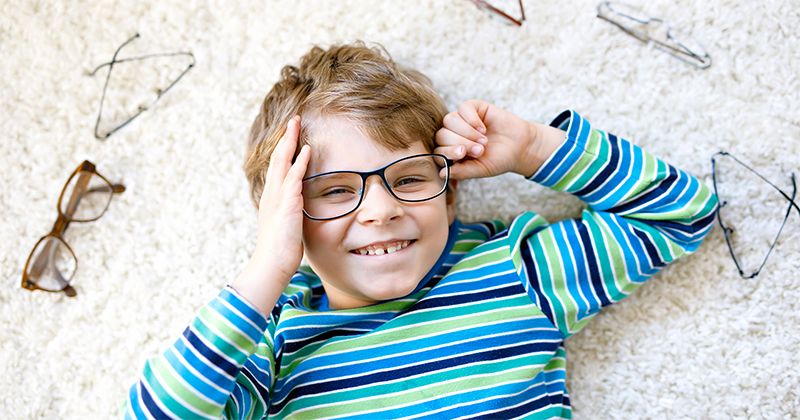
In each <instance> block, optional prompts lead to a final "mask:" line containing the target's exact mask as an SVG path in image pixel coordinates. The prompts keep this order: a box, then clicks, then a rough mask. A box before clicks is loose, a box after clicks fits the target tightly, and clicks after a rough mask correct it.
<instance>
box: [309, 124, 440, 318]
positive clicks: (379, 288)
mask: <svg viewBox="0 0 800 420" xmlns="http://www.w3.org/2000/svg"><path fill="white" fill-rule="evenodd" d="M309 143H310V145H311V150H312V155H311V161H310V162H309V166H308V170H307V172H306V174H305V176H306V177H308V176H312V175H316V174H320V173H323V172H330V171H335V170H350V171H361V172H363V171H370V170H373V169H376V168H380V167H382V166H384V165H386V164H388V163H390V162H393V161H395V160H397V159H400V158H403V157H406V156H410V155H414V154H419V153H429V151H428V150H426V149H425V146H424V145H423V143H422V142H421V141H420V142H416V143H414V144H413V146H412V147H410V148H408V149H406V150H399V151H394V152H393V151H389V150H388V149H385V148H384V147H382V146H380V145H378V144H377V143H376V142H375V141H373V140H371V139H370V138H369V137H366V136H365V135H364V134H362V133H361V132H360V131H359V130H358V129H357V127H356V125H354V124H353V123H352V122H350V121H348V120H346V119H344V118H341V117H322V118H321V119H320V120H318V121H317V122H316V123H315V124H314V130H313V133H311V136H310V137H309ZM455 188H456V185H455V183H454V182H452V181H451V186H450V190H449V191H448V192H446V193H444V194H441V195H439V196H438V197H436V198H433V199H431V200H428V201H423V202H418V203H409V202H402V201H399V200H397V199H395V198H394V197H393V196H392V195H391V194H390V193H389V192H388V191H387V190H386V188H385V186H384V185H383V182H382V181H381V179H380V177H379V176H371V177H369V179H367V182H366V184H365V187H364V190H365V191H364V199H363V201H362V202H361V204H360V205H359V206H358V208H357V209H356V210H355V211H354V212H352V213H350V214H348V215H346V216H343V217H340V218H338V219H333V220H325V221H316V220H311V219H308V218H304V222H303V246H304V252H305V258H306V261H307V262H308V264H309V265H310V266H311V268H312V269H313V270H314V272H315V273H317V274H318V275H319V277H320V279H321V280H322V283H323V286H324V288H325V292H326V293H327V295H328V299H329V302H330V306H331V308H333V309H346V308H358V307H363V306H368V305H372V304H375V303H377V302H379V301H383V300H389V299H394V298H399V297H403V296H405V295H407V294H409V293H411V291H413V290H414V288H416V286H417V285H418V283H419V281H420V280H422V278H423V277H424V276H425V274H427V272H428V271H429V270H430V269H431V267H433V265H434V263H436V260H437V259H438V258H439V256H440V255H441V253H442V251H443V250H444V247H445V244H446V243H447V235H448V230H449V225H450V223H452V221H453V219H454V218H455V192H456V191H455ZM393 239H397V240H409V241H413V242H412V243H411V244H410V245H409V246H408V247H407V248H404V249H401V250H400V251H396V252H394V253H390V254H383V255H361V254H359V253H355V252H352V251H354V250H355V249H358V248H362V247H365V246H367V245H370V244H374V243H380V242H384V241H388V240H393Z"/></svg>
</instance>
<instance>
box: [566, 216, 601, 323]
mask: <svg viewBox="0 0 800 420" xmlns="http://www.w3.org/2000/svg"><path fill="white" fill-rule="evenodd" d="M562 228H563V229H564V231H565V236H566V238H567V239H568V241H569V251H570V252H571V253H572V257H573V258H574V259H575V271H576V272H575V273H574V274H573V275H574V276H575V277H577V285H578V287H579V288H580V294H581V296H583V297H584V298H585V299H586V304H587V306H586V307H585V308H584V311H585V312H580V313H578V318H577V319H578V320H580V319H582V318H584V317H585V316H587V315H590V314H593V313H595V312H597V311H598V310H599V309H600V307H599V304H598V301H597V300H598V297H596V296H595V294H596V292H595V290H594V289H593V288H592V282H591V280H590V279H591V277H590V275H591V274H592V270H591V269H588V270H587V269H586V267H588V265H590V264H594V263H595V262H591V263H589V262H588V261H587V260H586V258H585V257H586V254H585V253H584V252H585V251H584V250H583V247H582V246H581V245H582V243H581V238H580V235H579V234H578V230H580V229H584V227H583V224H581V223H580V222H577V221H574V220H570V221H568V222H565V223H562ZM595 272H596V267H595ZM569 278H574V277H569Z"/></svg>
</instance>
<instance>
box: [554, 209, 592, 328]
mask: <svg viewBox="0 0 800 420" xmlns="http://www.w3.org/2000/svg"><path fill="white" fill-rule="evenodd" d="M564 225H565V223H558V224H557V225H555V226H554V227H553V229H552V230H551V231H550V233H552V234H553V239H554V240H555V242H556V248H557V249H558V252H559V253H560V254H561V255H559V256H554V257H556V258H560V259H561V269H562V270H564V277H563V279H564V284H565V286H566V287H567V291H568V294H569V297H568V298H569V299H570V300H571V301H573V302H574V303H575V306H577V310H578V313H577V314H576V315H578V317H580V314H584V313H586V312H587V311H588V309H589V302H588V301H586V298H585V297H584V296H582V295H583V294H582V293H581V291H580V290H579V289H578V287H577V286H578V284H577V282H576V281H575V280H576V278H577V277H579V275H578V274H577V273H576V272H575V269H576V267H574V266H573V265H572V261H570V259H569V257H570V255H573V256H574V253H571V252H570V249H569V247H570V245H569V244H567V242H566V241H565V238H564V236H563V232H562V229H563V228H564ZM577 267H581V265H578V266H577ZM578 271H579V272H580V273H582V274H583V270H581V269H580V268H578ZM556 276H558V277H561V273H557V274H555V275H554V276H553V277H556Z"/></svg>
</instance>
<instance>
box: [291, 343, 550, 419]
mask: <svg viewBox="0 0 800 420" xmlns="http://www.w3.org/2000/svg"><path fill="white" fill-rule="evenodd" d="M551 355H552V354H543V355H539V356H531V355H526V356H525V357H519V358H517V359H511V360H508V359H504V360H500V361H493V362H490V363H482V364H476V365H471V366H466V367H464V368H462V369H453V370H452V371H449V372H435V373H431V374H427V375H424V376H423V377H422V378H419V380H417V381H415V384H416V385H417V386H416V387H413V388H410V389H406V390H404V391H402V392H400V393H393V394H391V395H387V394H388V393H390V392H392V391H393V390H396V389H397V387H396V385H394V384H381V385H374V386H371V387H368V389H367V390H366V392H363V391H362V390H352V389H350V390H344V391H341V392H334V393H331V394H327V395H315V396H309V397H300V398H297V399H295V400H293V401H292V402H290V403H288V404H287V405H286V407H285V408H284V412H293V411H297V410H300V409H303V408H307V407H313V406H316V405H319V404H333V405H331V406H327V407H324V408H316V409H311V410H309V411H304V412H302V413H298V415H300V416H302V417H308V418H321V417H333V416H340V415H355V414H358V413H359V412H368V411H373V410H375V409H376V407H381V408H384V409H391V408H393V407H396V406H399V405H403V404H409V403H414V402H417V401H419V400H420V399H422V398H421V397H422V396H428V397H432V398H436V397H441V396H444V395H447V394H450V393H452V392H453V391H454V390H456V391H457V392H458V393H463V392H469V391H471V390H473V389H476V388H485V387H491V386H499V385H503V384H504V383H508V382H515V381H521V380H524V379H533V378H534V377H535V376H536V375H537V374H539V372H541V370H542V368H543V366H544V363H545V362H546V361H547V360H548V359H549V358H550V356H551ZM513 369H515V370H513ZM476 375H487V376H481V377H475V376H476ZM456 378H461V380H456V381H454V382H450V383H443V382H445V381H449V380H452V379H456ZM409 385H410V384H409ZM362 396H365V397H367V398H365V399H363V400H361V401H352V400H354V399H357V398H360V397H362Z"/></svg>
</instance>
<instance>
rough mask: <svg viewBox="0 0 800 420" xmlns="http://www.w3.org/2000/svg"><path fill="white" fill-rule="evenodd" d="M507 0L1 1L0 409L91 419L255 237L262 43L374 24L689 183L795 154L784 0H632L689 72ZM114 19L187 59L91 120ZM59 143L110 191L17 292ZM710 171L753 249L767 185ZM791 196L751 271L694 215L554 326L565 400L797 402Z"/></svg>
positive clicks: (431, 63)
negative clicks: (620, 296) (627, 284)
mask: <svg viewBox="0 0 800 420" xmlns="http://www.w3.org/2000/svg"><path fill="white" fill-rule="evenodd" d="M78 3H81V4H78ZM524 3H525V5H526V6H527V8H526V12H527V16H528V20H527V21H526V22H525V24H524V25H523V26H522V27H521V28H516V27H511V26H506V25H504V24H502V23H501V22H500V21H498V20H496V19H491V18H489V15H488V14H486V13H484V12H482V11H480V10H478V9H477V8H476V7H474V6H473V5H472V4H470V2H468V1H466V0H453V1H446V2H445V1H433V0H430V1H413V2H412V1H402V2H401V1H392V2H389V1H376V0H370V1H366V0H363V1H356V0H353V1H323V0H315V1H298V2H294V1H286V2H275V1H262V2H252V1H241V2H221V1H208V2H200V1H197V2H185V1H182V2H178V1H172V2H165V1H140V2H121V1H119V2H105V1H100V2H66V1H61V2H48V1H35V0H25V1H6V2H3V3H2V4H0V53H2V54H0V80H2V82H0V167H2V171H0V174H1V175H0V180H1V181H0V202H2V213H3V217H2V218H3V222H2V224H0V237H1V238H2V240H0V261H2V264H1V265H0V268H2V278H3V281H4V285H3V286H4V287H2V288H0V351H2V353H1V354H2V357H0V373H2V374H0V390H2V393H1V394H2V395H0V418H3V419H6V418H41V417H48V418H109V417H112V416H116V415H117V414H118V413H119V412H120V409H121V407H122V405H123V402H124V399H125V394H126V391H127V390H128V387H129V386H130V385H131V383H132V382H133V381H134V379H135V376H136V375H137V374H138V373H139V371H140V369H141V366H142V363H143V361H144V359H145V357H147V356H148V355H151V354H153V353H155V352H158V351H160V350H161V349H163V348H165V347H166V346H168V345H170V344H171V343H172V341H173V340H174V338H175V337H177V335H178V334H179V333H180V332H181V331H182V330H183V328H184V326H185V325H186V324H187V323H188V322H189V321H190V320H191V319H192V317H193V313H194V311H195V310H196V309H197V308H199V307H200V306H201V305H203V304H204V303H205V302H207V301H208V300H209V299H210V298H211V297H212V296H214V295H215V294H216V293H217V292H218V291H219V289H220V288H221V287H223V285H224V284H225V283H226V282H228V281H230V280H231V279H233V278H234V277H235V276H236V275H237V273H238V271H239V269H240V268H241V267H242V265H243V263H244V262H245V261H246V259H247V258H248V255H249V252H250V250H251V249H252V247H253V245H254V240H255V238H254V235H253V232H254V231H253V228H254V226H255V216H256V213H255V211H254V210H253V208H252V206H251V204H250V202H249V199H248V194H247V188H246V182H245V179H244V176H243V172H242V169H241V164H242V155H243V144H244V140H245V136H246V133H247V131H248V128H249V125H250V122H251V121H252V119H253V117H254V116H255V114H256V112H257V108H258V106H259V104H260V102H261V99H262V98H263V96H264V94H265V93H266V91H267V90H268V89H269V88H270V86H271V84H272V83H274V82H275V81H276V80H277V76H278V71H279V69H280V68H281V66H282V65H284V64H286V63H293V62H296V61H297V59H298V58H299V57H300V56H301V55H302V54H303V53H304V52H306V51H307V50H308V48H309V47H310V46H311V45H312V44H315V43H317V44H321V45H329V44H331V43H333V42H340V41H351V40H355V39H364V40H367V41H376V42H380V43H382V44H383V45H385V46H386V48H387V49H388V50H389V52H390V53H391V54H392V55H393V56H394V57H395V58H396V59H397V60H398V61H400V62H402V63H405V64H408V65H411V66H414V67H416V68H418V69H420V70H421V71H423V72H424V73H426V74H428V75H429V76H430V77H431V78H432V80H433V81H434V84H435V86H436V88H437V89H438V90H439V91H440V92H441V94H442V95H443V96H444V98H445V99H446V102H447V104H448V107H450V108H451V109H452V108H454V107H455V106H457V105H458V103H460V102H461V101H463V100H466V99H469V98H473V97H477V98H484V99H487V100H489V101H492V102H495V103H497V104H499V105H501V106H503V107H505V108H507V109H509V110H511V111H513V112H515V113H517V114H518V115H520V116H523V117H525V118H528V119H532V120H538V121H542V122H549V121H550V119H551V118H553V117H554V116H555V115H556V114H557V113H558V112H559V111H560V110H562V109H564V108H568V107H572V108H574V109H576V110H578V111H579V112H581V113H582V114H583V115H584V116H586V117H587V118H589V120H590V121H591V122H592V123H594V124H595V125H596V126H597V127H599V128H602V129H605V130H608V131H612V132H614V133H616V134H619V135H622V136H624V137H626V138H629V139H630V140H631V141H633V142H634V143H636V144H638V145H640V146H642V147H644V148H645V149H647V150H649V151H650V152H652V153H654V154H655V155H656V156H659V157H660V158H662V159H664V160H665V161H667V162H670V163H672V164H675V165H677V166H679V167H681V168H683V169H685V170H687V171H689V172H691V173H693V174H695V175H696V176H698V177H699V178H701V179H702V180H703V181H705V182H707V183H709V185H710V184H711V176H710V174H711V164H710V157H711V155H712V154H713V153H714V152H716V151H717V150H719V149H721V148H722V149H725V150H729V151H731V152H732V153H734V154H736V155H737V156H738V157H739V158H741V159H743V160H745V161H747V162H749V163H750V164H752V165H753V166H754V167H756V168H757V169H758V170H759V171H761V172H762V173H763V174H764V176H766V177H767V178H769V179H770V180H772V181H773V182H775V183H777V184H779V185H780V186H781V187H783V188H787V186H788V185H790V184H789V181H788V180H789V178H788V174H789V172H791V171H797V172H800V157H799V156H800V113H798V108H800V79H798V76H797V74H798V72H800V48H798V45H800V35H798V33H799V31H798V28H800V3H798V2H797V1H796V0H774V1H762V2H753V1H733V0H711V1H708V2H691V1H686V0H682V1H677V2H675V1H668V0H656V1H653V2H644V1H637V3H640V4H642V6H640V7H642V8H643V9H644V10H646V11H649V12H651V14H653V15H656V16H659V17H664V18H666V19H668V20H670V21H672V22H673V23H674V25H675V26H677V27H680V28H685V29H686V30H688V31H690V32H691V33H692V34H693V35H694V36H695V38H697V39H698V40H700V41H701V42H702V43H704V45H705V46H706V48H707V50H708V51H709V52H710V54H711V56H712V58H713V65H712V66H711V68H709V69H707V70H696V69H694V68H691V67H689V66H688V65H686V64H684V63H682V62H680V61H678V60H676V59H674V58H672V57H670V56H668V55H666V54H664V53H662V52H660V51H658V50H655V49H652V48H647V47H646V46H644V45H643V44H640V43H639V42H637V41H636V40H634V39H633V38H631V37H629V36H627V35H625V34H624V33H622V32H621V31H620V30H618V29H616V28H614V27H612V26H611V25H609V24H608V23H605V22H603V21H601V20H599V19H597V18H596V17H595V4H596V3H595V2H594V1H588V0H581V1H575V2H569V3H566V2H554V1H549V2H545V1H532V0H525V1H524ZM137 31H138V32H140V33H141V35H142V36H141V38H140V39H139V40H137V41H135V42H134V43H132V44H131V45H130V46H129V47H126V49H125V50H123V53H122V54H121V56H123V57H124V56H126V55H134V54H136V53H147V52H163V51H175V50H187V49H188V50H191V51H192V52H193V53H194V54H195V56H196V59H197V65H196V66H195V68H193V69H192V70H191V71H190V72H189V73H188V74H187V75H186V76H185V77H184V79H183V80H181V81H180V82H179V83H178V84H177V85H176V86H175V87H174V88H173V90H171V91H170V92H168V93H167V94H166V95H165V96H164V97H163V98H162V99H161V100H160V101H159V102H158V103H157V105H156V106H155V107H154V108H153V109H151V110H149V111H147V112H145V113H144V114H142V115H141V116H140V117H139V118H138V119H136V120H134V121H133V122H132V123H131V124H130V125H129V126H127V127H126V128H124V129H122V130H121V131H119V132H118V133H116V134H114V135H113V136H112V137H111V138H110V139H108V140H107V141H105V142H101V141H98V140H96V139H95V138H94V136H93V129H94V122H95V118H96V115H97V107H98V103H99V99H100V93H101V89H102V84H103V80H104V78H105V70H101V71H100V72H99V74H98V75H96V76H95V77H89V76H87V75H86V72H87V71H90V70H91V69H93V68H94V67H95V66H97V65H99V64H101V63H104V62H107V61H109V60H110V59H111V55H112V54H113V52H114V50H115V49H116V48H117V47H118V46H119V45H120V44H121V43H122V42H123V41H125V40H126V39H127V38H128V37H129V36H131V35H132V34H134V33H135V32H137ZM172 65H173V64H169V63H164V62H161V63H160V64H159V67H158V69H161V70H160V71H155V70H154V69H148V66H149V65H148V64H147V63H146V62H145V63H144V64H142V65H141V66H139V67H138V68H137V67H135V65H134V66H133V67H130V66H129V67H127V68H128V69H129V70H127V73H125V71H124V70H123V69H124V68H125V66H122V65H120V66H119V67H118V69H117V70H119V71H120V72H121V73H120V74H119V79H117V84H116V85H114V80H112V86H111V87H110V88H109V89H110V90H109V101H110V102H108V103H107V108H106V111H107V112H108V113H109V114H108V115H111V114H112V113H115V112H118V111H119V110H120V109H121V107H122V106H123V105H129V106H131V105H133V106H135V105H136V104H137V102H136V101H137V100H139V98H140V97H141V94H140V93H141V92H139V93H137V89H147V88H146V86H147V82H142V78H145V77H151V76H158V77H161V76H164V74H166V73H168V71H167V70H169V68H170V66H172ZM178 67H180V65H178ZM131 68H133V70H130V69H131ZM117 70H115V72H116V71H117ZM173 70H174V69H173ZM114 89H116V92H117V93H114V92H112V90H114ZM115 95H116V96H115ZM114 107H116V111H115V110H114ZM83 159H90V160H92V161H93V162H95V163H96V164H97V165H98V169H99V170H100V171H101V173H103V174H105V175H106V176H107V177H108V178H110V179H111V180H113V181H119V182H123V183H124V184H125V185H126V186H127V188H128V190H127V191H126V192H125V193H123V194H122V195H120V196H117V197H116V198H115V199H114V201H112V203H111V206H110V208H109V210H108V213H107V214H106V215H105V216H104V217H103V218H101V219H100V220H99V221H97V222H94V223H90V224H74V225H72V226H71V227H70V228H69V230H68V235H67V237H68V240H69V242H70V244H71V245H72V247H73V249H74V250H75V252H76V254H77V255H78V259H79V269H78V273H77V275H76V278H75V281H74V284H75V287H76V289H77V291H78V296H77V297H76V298H73V299H69V298H66V297H64V296H62V295H57V294H48V293H43V292H36V293H31V292H28V291H26V290H23V289H21V288H20V287H19V283H20V277H21V272H22V268H23V265H24V263H25V258H26V257H27V255H28V252H29V251H30V248H31V247H32V246H33V244H34V243H35V242H36V240H37V239H38V238H39V237H40V236H41V235H43V234H45V233H46V232H47V231H49V229H50V227H51V226H52V223H53V221H54V220H55V218H56V210H55V203H56V200H57V198H58V193H59V191H60V188H61V186H62V184H63V183H64V181H65V180H66V177H67V176H68V175H69V173H70V172H71V171H72V170H73V169H74V168H75V167H76V166H77V165H78V164H79V163H80V162H81V161H82V160H83ZM733 169H734V168H732V167H731V170H733ZM727 180H728V181H729V182H730V183H731V184H729V185H733V188H732V189H731V191H732V194H734V197H735V199H734V200H732V201H733V204H732V205H735V206H739V207H738V208H739V210H740V213H739V218H740V221H739V224H737V226H738V227H739V229H740V231H739V233H741V234H744V233H747V234H748V235H750V237H751V238H752V239H750V240H749V241H747V243H748V244H749V245H750V250H751V251H752V252H757V253H763V252H765V251H766V247H767V246H768V244H769V241H770V240H771V234H772V233H774V231H775V229H777V226H778V222H779V221H780V220H779V218H780V216H782V214H783V212H785V205H786V202H785V201H781V200H772V201H770V200H767V198H766V197H767V195H769V194H768V193H769V191H768V190H765V189H764V187H763V185H764V184H763V183H761V182H760V181H759V182H756V181H755V180H754V178H753V177H752V176H750V177H748V176H745V175H744V174H743V173H741V172H739V173H737V172H733V171H731V172H729V173H728V178H727ZM460 199H461V202H460V204H459V210H460V212H461V217H462V219H464V220H466V221H472V220H476V219H480V218H487V217H503V218H510V217H511V216H513V215H515V214H517V213H519V212H521V211H523V210H525V209H532V210H535V211H538V212H540V213H541V214H543V215H545V216H546V217H548V218H551V220H558V219H560V218H563V217H570V216H574V215H577V214H579V211H580V206H581V203H580V202H579V201H578V200H576V199H574V198H573V197H571V196H568V195H566V194H561V193H554V192H551V191H549V190H545V189H544V188H542V187H539V186H538V185H533V184H531V183H526V182H525V181H522V180H520V179H517V178H514V177H513V176H502V177H499V178H497V179H492V180H481V181H474V182H468V183H465V184H464V185H463V189H462V195H461V198H460ZM776 206H778V207H777V208H776ZM798 216H800V215H799V214H798V213H797V212H793V213H792V214H791V216H790V218H789V222H788V223H787V225H786V228H785V229H784V232H783V235H782V237H781V240H780V241H779V243H778V245H777V247H776V249H775V251H774V252H773V255H772V256H771V259H770V261H769V262H768V263H767V265H766V267H765V269H764V272H763V274H762V275H760V276H759V277H757V278H755V279H750V280H744V279H741V278H740V277H739V276H738V274H737V272H736V271H735V269H734V267H733V263H732V261H731V259H730V257H729V255H728V250H727V248H726V246H725V241H724V238H723V236H722V232H721V229H719V227H718V226H717V227H716V228H715V229H714V231H713V232H712V233H711V235H710V236H709V237H708V239H707V241H706V242H705V244H704V245H703V246H702V247H701V248H700V250H699V251H698V252H697V253H696V254H694V255H692V256H690V257H688V258H686V259H685V260H682V261H680V262H678V263H677V264H675V265H673V266H671V267H669V268H667V269H666V270H664V271H663V272H662V273H660V274H658V275H657V276H656V277H655V278H653V279H652V281H651V282H650V283H648V284H646V285H645V286H644V287H642V289H641V290H640V291H639V292H638V293H637V294H636V295H635V296H633V297H631V298H630V299H628V300H627V301H625V302H624V303H621V304H620V305H618V306H616V307H613V308H610V309H609V310H607V311H605V312H604V313H603V314H601V315H600V316H598V317H597V318H596V319H595V320H594V321H593V322H592V323H591V324H590V325H589V326H588V327H587V328H586V329H585V330H584V331H583V332H582V333H580V334H578V335H577V336H575V337H573V338H571V339H570V340H569V341H568V350H569V353H570V354H569V364H570V370H569V372H570V373H569V378H568V381H569V386H570V390H571V393H572V401H573V404H574V410H575V411H574V413H575V417H576V418H580V419H586V418H670V419H672V418H733V417H735V418H744V417H748V418H791V417H795V418H796V417H798V416H800V390H798V388H800V370H799V369H798V368H797V366H798V365H800V356H798V349H800V304H798V302H800V278H799V277H800V269H799V268H798V266H799V265H800V263H798V256H800V245H798V244H799V243H800V217H798ZM755 259H756V258H751V259H750V260H749V261H751V265H752V264H753V263H752V261H754V260H755Z"/></svg>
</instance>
